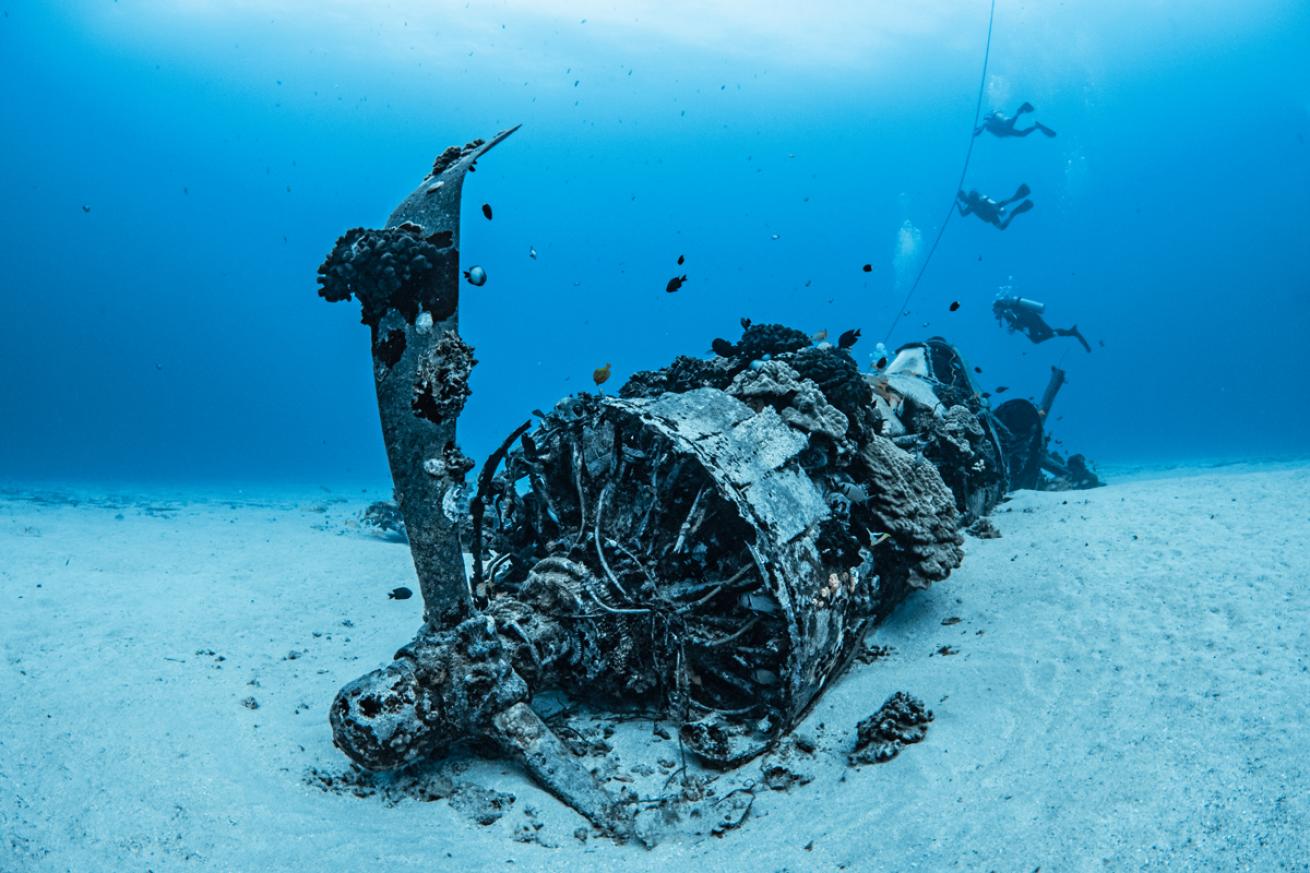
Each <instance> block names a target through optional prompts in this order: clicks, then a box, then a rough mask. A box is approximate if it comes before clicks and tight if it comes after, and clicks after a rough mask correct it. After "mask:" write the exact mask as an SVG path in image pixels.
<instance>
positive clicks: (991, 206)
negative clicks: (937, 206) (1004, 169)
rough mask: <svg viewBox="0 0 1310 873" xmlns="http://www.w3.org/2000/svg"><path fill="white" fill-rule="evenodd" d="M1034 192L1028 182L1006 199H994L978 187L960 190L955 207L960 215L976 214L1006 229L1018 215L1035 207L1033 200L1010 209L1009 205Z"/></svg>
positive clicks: (991, 223)
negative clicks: (978, 189) (979, 190)
mask: <svg viewBox="0 0 1310 873" xmlns="http://www.w3.org/2000/svg"><path fill="white" fill-rule="evenodd" d="M1031 193H1032V189H1031V188H1029V187H1028V184H1027V183H1024V184H1022V185H1020V186H1019V187H1018V188H1016V189H1015V192H1014V196H1012V197H1008V198H1006V199H1005V200H993V199H992V198H990V197H988V196H987V195H985V194H980V193H979V192H978V191H977V190H976V189H973V188H971V189H969V191H968V192H967V193H966V192H964V191H959V192H957V193H956V195H955V208H956V209H958V210H960V215H961V216H964V215H976V216H978V218H980V219H981V220H983V221H985V222H987V223H988V224H990V225H992V226H994V227H995V228H997V229H998V230H1005V229H1006V228H1007V227H1009V226H1010V222H1011V221H1014V217H1015V216H1016V215H1022V214H1023V213H1025V212H1027V211H1028V210H1030V209H1032V208H1033V202H1032V201H1031V200H1024V201H1023V202H1022V203H1020V204H1019V205H1018V206H1016V207H1014V209H1009V208H1008V207H1009V205H1010V204H1011V203H1013V202H1014V201H1016V200H1021V199H1023V198H1025V197H1027V196H1028V195H1029V194H1031Z"/></svg>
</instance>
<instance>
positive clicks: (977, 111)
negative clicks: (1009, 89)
mask: <svg viewBox="0 0 1310 873" xmlns="http://www.w3.org/2000/svg"><path fill="white" fill-rule="evenodd" d="M995 21H996V0H992V9H991V12H990V13H989V14H988V16H987V46H986V48H984V49H983V63H982V79H981V80H980V81H979V82H978V102H977V104H976V105H975V106H974V109H973V124H971V125H969V149H968V151H966V152H965V153H964V166H963V167H962V168H961V169H960V181H959V182H958V183H956V185H955V190H956V191H962V190H964V177H965V176H966V175H967V174H968V172H969V161H970V159H972V158H973V144H974V143H975V142H976V141H977V139H978V137H977V136H976V135H975V134H974V131H976V130H977V129H978V117H979V115H981V113H982V100H983V92H984V91H985V90H986V89H987V62H988V60H990V59H991V56H992V24H993V23H995ZM954 215H955V195H954V194H952V195H951V205H950V206H949V207H948V208H947V210H946V217H945V218H944V219H942V223H941V224H940V225H939V226H938V228H937V236H936V237H935V238H933V241H932V245H931V246H930V247H929V248H928V254H927V256H926V257H925V258H924V259H923V263H922V264H921V265H920V266H919V272H918V273H917V274H916V275H915V277H914V281H913V282H912V283H911V284H910V290H909V291H907V292H905V299H904V300H902V301H901V305H900V306H899V307H898V308H897V309H896V317H895V318H893V319H892V323H891V326H890V327H888V328H887V335H886V336H884V337H883V338H882V341H883V344H884V345H885V344H886V343H887V340H889V339H891V336H892V331H894V330H896V325H897V324H899V323H900V320H901V316H902V315H904V314H905V307H906V306H909V305H910V298H912V297H913V296H914V292H915V291H917V290H919V281H920V280H921V279H922V278H923V274H924V272H925V271H927V269H928V264H930V263H931V262H932V256H933V254H934V253H935V252H936V251H937V244H938V243H940V242H941V241H942V234H944V233H946V225H947V224H949V223H950V221H951V218H952V217H953V216H954Z"/></svg>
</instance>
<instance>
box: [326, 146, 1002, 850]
mask: <svg viewBox="0 0 1310 873" xmlns="http://www.w3.org/2000/svg"><path fill="white" fill-rule="evenodd" d="M516 129H517V128H511V129H510V130H507V131H503V132H502V133H500V134H497V135H496V136H495V137H492V138H491V139H490V140H488V141H486V142H483V141H474V142H472V143H469V144H468V145H466V146H464V147H462V148H459V147H452V148H450V149H447V150H446V151H445V152H444V153H443V154H442V155H441V156H440V157H439V158H438V159H437V161H436V164H435V165H434V167H433V172H432V174H431V175H429V176H428V177H426V178H425V179H424V180H423V182H422V183H421V184H420V185H419V186H418V188H417V189H415V191H414V192H413V193H412V194H411V195H410V196H409V197H407V198H406V199H405V200H404V201H403V202H402V203H401V204H400V206H398V207H397V208H396V210H395V211H394V212H393V213H392V214H391V216H390V217H389V218H388V221H387V226H386V227H385V228H383V229H381V230H364V229H362V228H361V229H356V230H352V231H349V232H348V233H347V234H346V235H344V236H343V237H342V238H341V239H340V240H338V242H337V245H336V247H335V248H334V250H333V252H332V253H331V255H329V257H328V259H327V260H326V261H325V262H324V265H323V266H322V267H321V268H320V284H321V285H322V286H323V287H322V288H321V290H320V294H321V295H322V296H323V297H324V298H325V299H327V300H329V301H336V300H347V299H351V298H352V296H353V297H356V298H358V299H359V300H360V302H361V305H362V311H363V321H364V323H366V324H368V325H369V326H370V329H371V338H372V343H371V347H372V353H373V366H374V375H375V380H376V385H377V396H378V409H379V413H380V417H381V421H382V428H383V436H384V441H385V444H386V448H387V455H388V461H389V463H390V466H391V472H392V477H393V480H394V482H395V494H396V499H397V502H398V503H399V506H400V511H401V513H402V515H403V518H404V521H405V527H406V530H407V532H408V536H409V541H410V548H411V552H412V555H413V560H414V565H415V569H416V572H417V574H418V579H419V585H420V588H421V591H422V593H423V597H424V603H425V610H424V625H423V627H422V628H420V630H419V633H418V636H417V637H416V638H415V639H414V640H413V641H412V642H411V643H410V644H409V645H407V646H405V647H404V648H402V649H401V650H400V651H399V652H398V653H397V655H396V658H395V660H394V661H393V662H392V663H391V664H389V665H387V666H386V667H383V668H382V669H380V670H376V671H374V672H372V673H369V674H367V675H365V676H362V677H360V678H359V679H357V680H355V681H354V682H352V683H350V684H348V685H347V686H345V687H344V688H342V690H341V691H340V693H339V694H338V695H337V698H336V700H335V701H334V702H333V705H332V708H331V710H330V719H331V723H332V727H333V733H334V741H335V743H336V744H337V745H338V746H339V747H340V748H341V749H342V750H343V751H345V752H346V754H347V755H349V756H350V757H351V758H352V759H353V760H355V761H356V762H358V763H360V764H362V765H363V766H365V767H367V768H370V769H375V770H386V769H394V768H397V767H401V766H405V765H407V764H410V763H413V762H415V761H418V760H420V759H422V758H424V757H427V756H429V755H432V754H434V753H437V752H439V751H441V750H442V749H444V748H446V747H448V746H450V745H451V744H453V743H457V742H460V741H463V740H469V739H476V738H485V739H490V740H492V741H494V742H495V743H496V744H498V745H499V746H500V748H502V749H503V750H504V751H505V752H507V753H509V754H510V755H512V756H513V757H515V758H517V759H518V760H519V761H520V762H521V763H522V764H523V766H524V767H525V768H526V769H527V770H529V771H530V772H531V773H532V774H533V775H534V776H535V777H536V778H537V779H538V781H539V782H540V783H541V784H542V785H543V786H545V787H546V788H547V789H549V790H550V791H552V792H553V793H554V794H555V795H556V796H558V797H560V798H561V799H562V800H564V801H565V802H567V803H569V804H570V805H572V806H573V807H574V808H575V809H577V810H578V811H579V812H581V813H582V814H583V815H585V816H586V817H587V818H588V819H590V820H591V821H592V822H593V823H594V824H595V825H597V826H598V827H600V828H601V829H602V830H604V831H605V832H607V833H610V834H612V835H614V836H616V837H619V838H624V837H627V836H630V835H632V834H633V833H634V827H633V819H632V815H631V812H630V810H629V809H628V808H627V807H626V806H625V805H624V804H622V803H620V802H619V801H618V800H616V799H615V798H613V797H611V796H610V795H609V794H608V793H607V792H606V791H605V789H604V788H603V787H602V786H601V785H600V784H599V782H598V781H597V780H596V778H595V777H594V776H593V775H592V774H591V773H589V772H588V771H587V770H586V769H585V768H584V767H583V766H582V764H581V763H580V761H579V759H577V758H576V757H574V756H573V755H572V754H570V753H569V752H568V750H567V749H566V747H565V746H564V745H563V743H562V742H561V741H560V740H559V738H558V737H556V736H555V735H554V734H553V733H552V732H551V731H550V729H549V728H548V727H547V726H546V725H545V724H544V722H542V720H541V719H540V718H539V717H538V716H537V715H536V713H535V712H534V711H533V710H532V708H531V707H530V705H529V701H530V699H531V696H532V694H533V693H534V692H536V691H541V690H546V689H549V688H561V689H565V690H569V691H571V692H580V693H584V694H587V693H590V694H594V695H599V696H609V697H610V698H612V699H620V700H625V701H629V702H631V701H637V702H643V701H644V702H645V703H648V704H650V705H651V706H653V707H654V708H655V709H657V710H659V711H663V712H665V713H669V714H673V715H675V716H677V717H678V718H679V719H680V720H681V721H682V729H681V735H682V739H683V741H684V742H685V743H686V744H687V745H688V746H689V747H690V748H691V749H692V750H693V751H695V752H697V753H698V754H699V755H701V756H702V758H704V759H705V760H707V761H708V762H711V763H715V764H718V765H721V766H733V765H735V764H738V763H740V762H742V761H744V760H747V759H749V758H750V757H753V756H754V755H757V754H759V753H760V752H762V751H764V750H765V749H766V748H767V747H768V746H769V745H770V744H771V743H772V742H774V741H776V739H777V738H778V737H779V736H781V735H782V734H783V733H785V732H786V731H787V730H790V728H791V727H792V726H794V725H795V724H796V723H797V722H798V721H799V719H800V718H801V717H802V716H803V715H804V714H805V712H806V711H807V710H808V708H809V707H810V706H811V705H812V704H813V702H814V701H815V700H816V699H817V698H818V696H819V695H820V694H821V693H822V691H823V690H824V689H825V688H826V687H827V685H828V684H829V683H830V681H831V680H832V679H833V678H834V677H835V676H837V675H838V674H839V673H840V672H841V670H842V669H844V668H845V666H846V664H847V663H848V662H849V660H850V658H851V656H852V654H853V653H854V650H855V647H856V645H857V644H858V642H859V641H860V639H861V638H862V637H863V635H864V632H865V631H866V630H867V629H868V628H869V627H870V626H871V625H872V624H873V623H874V622H876V621H877V620H879V619H880V618H882V617H884V616H885V615H886V614H887V613H888V612H889V611H890V610H891V609H892V608H893V607H894V606H895V605H896V603H897V602H899V600H900V599H901V598H902V597H903V596H904V595H905V593H906V592H907V591H908V590H910V589H911V588H914V587H924V586H926V585H928V584H929V583H931V582H932V581H935V580H938V579H942V578H945V576H946V575H947V574H949V572H950V571H951V570H952V569H953V568H954V567H955V566H957V565H958V564H959V561H960V558H961V552H960V550H959V545H960V542H961V539H960V536H959V534H958V532H957V530H956V527H957V521H958V513H957V503H958V506H959V510H960V511H962V512H966V514H969V513H972V514H982V513H984V512H986V511H987V509H989V508H990V506H991V505H992V504H993V503H994V501H995V500H996V499H999V494H1000V493H1001V491H1002V490H1003V489H1004V484H1003V483H1002V484H997V483H998V482H1000V480H1002V479H1004V476H1005V460H1004V457H1003V456H1002V452H1001V447H1000V444H999V442H998V440H997V434H996V433H995V431H994V429H993V427H992V425H991V424H990V423H989V421H990V418H989V417H987V416H979V415H976V414H975V413H976V412H978V410H976V409H974V410H971V409H970V408H966V406H965V405H960V404H959V403H958V402H957V401H956V400H955V399H953V398H956V395H957V394H958V395H960V396H963V395H962V394H960V392H961V391H964V389H965V388H966V387H967V383H968V377H967V373H965V375H964V377H963V379H964V383H965V384H963V385H961V384H957V383H958V382H959V379H956V378H951V379H947V378H945V374H946V370H945V369H943V368H947V369H949V370H950V371H951V372H952V373H954V372H955V371H956V370H958V371H959V372H964V368H963V366H962V364H960V362H959V361H958V353H957V352H955V351H954V350H953V349H952V348H950V347H949V346H948V345H946V344H945V342H944V341H939V340H937V339H936V338H934V340H931V341H929V343H927V344H924V345H925V349H926V350H927V352H929V353H930V355H929V358H928V359H927V360H926V361H925V363H926V365H927V366H928V368H929V369H928V372H927V373H925V374H923V377H926V378H927V381H926V382H924V383H923V385H920V384H918V383H917V382H916V379H918V378H920V377H917V376H915V375H914V374H911V373H904V374H901V375H897V374H896V373H895V372H892V374H891V376H890V379H891V382H890V383H889V382H888V381H887V378H885V377H884V378H883V379H882V383H883V384H882V387H881V388H880V387H878V385H877V384H874V385H873V386H872V388H871V387H870V385H869V384H866V380H865V378H864V377H861V376H859V374H858V368H857V367H856V365H855V364H854V362H853V360H852V359H850V357H849V355H847V354H846V353H845V352H842V351H840V350H831V349H822V348H802V347H803V346H805V345H808V342H807V341H806V340H805V338H804V335H802V334H799V332H796V331H792V330H791V329H789V328H784V327H782V326H780V325H757V326H756V327H755V328H748V329H747V333H746V334H745V335H744V336H743V340H742V342H741V343H740V344H737V345H732V344H728V348H729V349H731V350H732V354H733V356H734V359H733V360H718V361H717V362H694V361H693V362H691V363H690V365H688V364H686V363H684V364H682V365H681V366H683V367H684V370H685V368H686V367H688V366H690V367H691V369H690V371H688V372H691V373H692V374H693V375H695V374H696V373H699V374H700V377H703V378H702V379H701V381H700V382H697V381H696V379H692V381H691V382H690V383H688V384H687V385H684V387H682V388H680V389H678V390H674V391H669V390H666V389H658V388H657V389H655V390H653V392H648V393H646V394H645V395H642V394H638V395H636V396H631V397H618V398H616V397H602V398H596V397H590V396H587V395H582V396H579V397H576V398H568V399H566V400H565V401H562V402H561V403H560V404H559V405H558V406H557V407H556V409H555V411H554V412H552V413H550V414H549V415H546V416H544V417H543V421H542V422H541V424H540V426H539V427H538V429H537V430H536V431H533V432H531V433H528V432H527V431H528V424H527V423H525V424H524V425H523V426H521V427H520V428H518V429H516V430H515V431H514V432H513V433H511V434H510V435H509V437H508V438H507V439H506V440H505V442H504V443H503V444H502V445H501V447H500V448H499V449H497V451H496V452H494V453H493V454H492V456H491V458H489V460H488V461H487V464H486V465H485V466H484V468H483V471H482V474H481V475H480V476H479V479H478V484H477V490H476V494H475V496H474V498H473V500H472V502H471V504H467V505H466V500H465V495H466V493H467V489H466V485H465V477H466V474H467V473H468V472H469V471H470V470H471V469H472V467H473V463H472V461H470V460H469V459H468V458H467V457H465V456H464V455H463V453H462V452H460V450H459V448H458V446H457V445H456V442H455V435H456V434H455V428H456V422H457V419H458V417H459V414H460V412H461V411H462V409H463V406H464V401H465V399H466V398H467V396H468V394H469V390H468V384H467V382H468V376H469V373H470V371H471V369H472V367H473V365H474V364H475V363H476V362H475V361H474V360H473V356H472V349H471V348H470V347H469V346H467V345H466V344H465V343H464V342H463V341H462V340H461V339H460V337H459V333H458V314H459V313H458V299H459V298H458V292H459V276H460V271H459V207H460V194H461V189H462V182H463V178H464V174H465V173H466V172H469V171H471V170H472V169H473V166H474V163H475V162H476V161H477V160H478V159H479V158H480V157H481V156H482V155H484V154H486V152H487V151H488V150H489V149H491V148H492V147H493V146H495V145H496V144H498V143H499V142H501V141H502V140H503V139H504V138H505V137H507V136H508V135H509V134H511V133H513V131H514V130H516ZM796 336H799V337H800V341H799V342H797V341H796ZM770 344H771V345H770ZM768 349H772V351H771V352H770V351H768ZM770 357H771V358H772V359H771V360H767V359H769V358H770ZM688 360H689V359H679V361H688ZM678 366H679V362H675V364H674V365H673V369H676V368H677V367H678ZM935 369H942V374H941V375H940V376H939V375H937V374H936V373H935ZM894 370H895V366H894V367H892V368H889V371H894ZM801 371H805V372H807V373H809V374H810V375H811V376H812V377H813V379H814V380H817V381H813V380H812V379H811V378H809V377H804V376H802V375H801ZM680 372H681V371H680ZM647 375H648V376H651V377H652V378H653V379H654V381H653V382H651V383H650V384H651V385H658V384H662V383H661V382H660V380H661V379H663V378H664V376H660V374H659V373H655V374H647ZM666 375H667V374H666ZM682 375H683V376H685V375H686V372H682ZM634 379H635V377H634ZM852 380H853V381H852ZM684 381H685V380H684ZM874 381H875V383H876V382H877V380H874ZM697 384H701V385H703V386H705V387H695V386H696V385H697ZM924 385H927V387H926V388H925V387H923V386H924ZM638 388H639V389H640V388H641V386H640V385H639V386H638ZM947 389H949V390H947ZM852 391H854V394H852V393H851V392H852ZM925 391H926V392H927V393H926V394H925V393H924V392H925ZM875 393H876V394H877V395H878V396H879V397H880V398H882V399H881V400H880V401H878V402H875V400H874V395H875ZM966 393H967V392H966ZM939 394H940V397H939V396H938V395H939ZM893 395H894V396H893ZM920 395H922V396H920ZM860 397H864V398H865V399H863V400H861V399H859V398H860ZM941 397H945V398H947V399H948V400H950V404H951V405H950V407H949V409H947V408H946V406H945V405H944V404H943V403H942V401H941ZM852 398H856V399H852ZM888 398H891V399H892V400H894V401H896V402H897V403H898V404H899V405H900V407H901V409H902V413H901V414H902V415H904V416H907V417H909V418H912V419H914V421H915V422H916V426H917V427H918V429H919V433H918V435H914V434H913V433H911V434H906V435H905V436H904V437H898V439H905V438H909V437H911V436H913V439H914V440H915V442H916V445H917V446H918V451H919V452H920V457H918V458H916V457H914V456H912V455H910V454H908V453H906V452H904V451H901V450H900V449H898V448H896V447H895V446H894V445H893V444H892V441H891V440H890V439H888V438H885V437H882V436H877V435H876V434H878V433H880V432H881V431H882V429H883V424H885V423H887V422H888V421H889V420H890V419H888V418H887V416H888V415H890V414H891V413H890V409H891V406H889V405H888V403H887V402H886V401H887V400H888ZM898 398H899V399H898ZM916 398H918V399H916ZM830 400H831V401H832V402H830ZM833 402H835V403H838V404H840V405H841V409H838V408H837V407H834V406H833V405H832V403H833ZM842 410H844V411H842ZM880 417H881V421H879V419H880ZM875 425H876V426H875ZM897 426H898V427H901V425H900V424H899V423H898V424H897ZM900 432H901V433H903V434H904V433H905V428H904V427H901V431H900ZM516 440H517V441H518V442H519V443H520V444H521V448H512V447H513V446H514V443H515V442H516ZM925 455H929V456H932V457H931V459H932V460H933V461H934V463H936V464H938V466H941V467H943V470H944V471H947V469H948V468H949V470H950V471H951V472H954V473H959V474H960V478H959V479H958V481H956V479H948V482H943V476H942V475H941V473H939V472H938V468H937V467H935V466H934V465H933V464H926V463H923V462H922V461H923V456H925ZM502 464H503V466H504V472H503V473H501V474H497V469H498V468H499V467H501V465H502ZM956 467H958V468H959V469H958V470H955V469H954V468H956ZM525 481H526V483H527V486H528V487H527V491H526V493H523V494H521V493H520V488H519V487H518V484H517V483H522V482H525ZM947 484H949V485H950V489H951V490H948V488H947ZM952 491H954V492H955V496H954V497H953V496H952ZM489 512H490V515H488V513H489ZM466 518H471V523H472V542H471V543H469V544H467V545H468V546H470V547H471V550H472V552H473V561H474V563H473V568H474V579H473V582H472V584H470V582H469V580H468V578H467V576H466V573H465V568H464V560H463V551H464V545H463V544H461V542H460V530H461V526H462V524H463V522H464V521H465V520H466ZM488 523H490V527H491V529H492V533H493V538H494V539H495V545H496V550H497V554H496V555H495V557H494V558H493V559H492V560H491V561H490V563H484V551H486V545H487V544H486V543H484V539H485V537H484V533H485V532H486V528H487V526H488Z"/></svg>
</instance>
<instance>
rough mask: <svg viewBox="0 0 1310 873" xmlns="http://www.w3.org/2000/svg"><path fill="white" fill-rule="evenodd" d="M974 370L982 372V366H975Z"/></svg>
mask: <svg viewBox="0 0 1310 873" xmlns="http://www.w3.org/2000/svg"><path fill="white" fill-rule="evenodd" d="M973 371H974V372H975V373H981V372H982V367H974V368H973Z"/></svg>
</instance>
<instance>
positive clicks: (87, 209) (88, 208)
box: [82, 204, 91, 212]
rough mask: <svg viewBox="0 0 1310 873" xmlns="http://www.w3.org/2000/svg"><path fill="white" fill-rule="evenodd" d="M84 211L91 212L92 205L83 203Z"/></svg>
mask: <svg viewBox="0 0 1310 873" xmlns="http://www.w3.org/2000/svg"><path fill="white" fill-rule="evenodd" d="M82 211H83V212H90V211H91V207H90V206H87V205H86V204H83V205H82Z"/></svg>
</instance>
